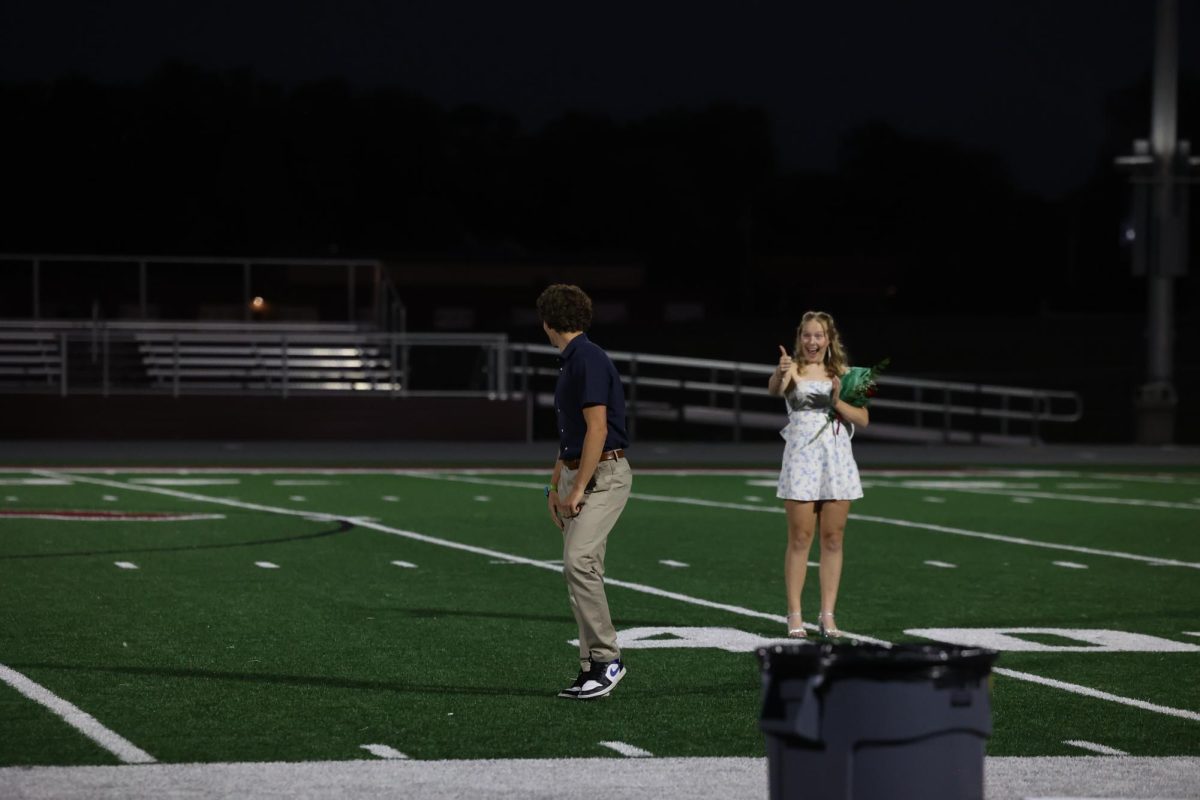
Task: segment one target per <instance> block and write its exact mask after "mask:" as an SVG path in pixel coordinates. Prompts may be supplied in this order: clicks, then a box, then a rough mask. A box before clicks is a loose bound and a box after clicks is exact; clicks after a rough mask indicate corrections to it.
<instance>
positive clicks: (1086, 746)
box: [1063, 739, 1129, 756]
mask: <svg viewBox="0 0 1200 800" xmlns="http://www.w3.org/2000/svg"><path fill="white" fill-rule="evenodd" d="M1063 744H1069V745H1071V747H1078V748H1081V749H1083V750H1091V751H1092V752H1093V753H1099V754H1100V755H1103V756H1127V755H1129V753H1126V752H1125V751H1124V750H1118V749H1116V748H1115V747H1109V746H1108V745H1103V744H1096V743H1095V742H1085V741H1083V740H1082V739H1067V740H1065V741H1064V742H1063Z"/></svg>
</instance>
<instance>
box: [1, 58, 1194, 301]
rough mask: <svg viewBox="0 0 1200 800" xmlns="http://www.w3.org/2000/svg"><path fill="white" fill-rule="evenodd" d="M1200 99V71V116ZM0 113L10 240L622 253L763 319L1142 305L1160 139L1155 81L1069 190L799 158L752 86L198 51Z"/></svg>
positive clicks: (963, 152) (985, 164)
mask: <svg viewBox="0 0 1200 800" xmlns="http://www.w3.org/2000/svg"><path fill="white" fill-rule="evenodd" d="M1196 97H1197V90H1196V84H1195V83H1194V82H1193V83H1186V82H1185V84H1184V112H1183V114H1182V115H1181V130H1183V131H1185V132H1186V131H1187V130H1188V129H1189V128H1188V127H1187V126H1188V125H1192V128H1191V129H1192V130H1195V126H1194V123H1195V122H1196V121H1197V120H1196V115H1195V114H1194V112H1193V109H1195V108H1196V107H1197V102H1196ZM0 109H2V110H3V123H2V124H0V168H2V174H3V175H4V184H5V191H4V196H5V204H6V207H7V208H6V213H5V220H4V224H3V225H2V226H0V250H2V251H7V252H58V253H61V252H81V253H106V252H117V253H131V252H143V253H159V254H204V255H252V256H253V255H260V256H267V255H270V256H277V255H295V256H308V257H320V256H329V255H334V254H337V255H343V256H362V257H380V258H397V259H403V258H405V257H415V256H418V255H420V256H423V257H428V256H436V257H441V258H447V259H460V260H481V261H490V262H494V263H496V264H497V265H498V266H502V265H503V264H504V263H505V262H511V261H537V260H539V259H556V258H557V259H566V260H570V259H573V258H605V259H611V260H614V261H622V262H625V263H629V262H637V263H642V264H645V265H646V267H647V274H648V275H649V282H650V284H651V288H652V289H654V290H655V291H659V292H663V293H672V292H674V293H678V294H680V295H681V296H697V297H702V298H707V299H708V300H709V302H710V303H711V304H713V305H714V306H715V307H718V308H724V309H726V310H728V311H731V312H739V313H746V312H753V313H758V312H764V313H773V312H775V311H779V310H782V307H783V306H784V304H785V303H786V304H787V306H788V307H790V306H791V305H794V303H793V302H791V300H790V299H789V295H790V294H793V293H796V292H808V293H810V294H811V293H814V292H823V293H825V294H827V295H839V294H840V295H841V296H844V297H846V298H851V299H853V300H854V301H855V302H856V303H859V304H860V307H861V308H863V309H865V310H873V309H880V310H889V309H894V310H905V311H937V310H957V311H966V310H971V311H1011V312H1018V313H1024V312H1030V311H1036V310H1039V309H1045V308H1050V309H1055V310H1066V311H1070V310H1078V309H1088V310H1094V309H1114V310H1115V309H1120V310H1128V309H1131V308H1132V309H1136V308H1139V307H1140V302H1141V301H1140V299H1139V297H1140V295H1139V294H1138V293H1137V292H1136V291H1131V287H1134V286H1136V284H1135V283H1133V282H1132V279H1130V278H1129V277H1128V266H1127V264H1126V261H1125V254H1124V253H1122V251H1121V250H1120V247H1119V246H1118V230H1119V224H1120V220H1121V217H1122V215H1123V214H1124V210H1125V203H1126V186H1125V184H1124V182H1123V179H1122V178H1121V177H1120V176H1119V175H1118V174H1117V173H1116V171H1115V170H1114V169H1113V168H1112V166H1111V157H1112V156H1113V155H1116V154H1117V153H1119V152H1124V151H1126V150H1128V148H1129V142H1130V141H1131V140H1132V139H1133V138H1134V137H1135V136H1144V135H1145V133H1146V131H1145V127H1146V125H1148V120H1149V111H1148V109H1149V86H1148V85H1143V86H1141V87H1136V88H1134V89H1131V90H1130V91H1129V92H1128V93H1127V94H1125V95H1121V96H1119V97H1115V98H1113V102H1112V106H1111V107H1110V109H1109V110H1108V111H1109V113H1108V124H1109V129H1108V131H1107V134H1108V147H1107V149H1106V152H1105V155H1104V158H1105V159H1108V160H1107V162H1105V161H1103V160H1102V162H1101V163H1098V164H1097V166H1096V170H1095V177H1094V178H1093V180H1091V181H1090V182H1089V183H1088V185H1086V186H1085V187H1082V188H1081V189H1080V190H1079V191H1078V192H1076V193H1075V194H1073V195H1072V196H1069V197H1066V198H1062V199H1056V200H1053V201H1051V200H1047V199H1044V198H1039V197H1036V196H1033V195H1030V194H1028V193H1025V192H1022V191H1020V190H1018V189H1017V188H1016V187H1015V186H1014V184H1013V182H1012V181H1011V180H1010V178H1009V176H1008V175H1007V174H1006V171H1005V169H1004V167H1003V165H1002V163H1001V162H1000V160H999V159H998V158H996V157H994V156H991V155H989V154H986V153H981V152H976V151H971V150H968V149H965V148H963V147H960V146H957V145H954V144H951V143H948V142H941V141H934V140H928V139H920V138H916V137H912V136H908V135H905V134H903V133H901V132H898V131H896V130H894V129H892V128H889V127H888V126H886V125H883V124H871V125H867V126H864V127H862V128H860V129H858V130H856V131H854V132H852V133H851V134H850V135H848V136H846V137H845V139H844V140H843V142H842V147H841V152H840V155H839V159H838V164H837V167H836V169H834V170H832V171H830V172H823V173H809V172H797V171H794V170H787V169H784V168H783V167H781V165H780V164H779V162H778V160H777V158H776V154H775V143H774V142H773V141H772V133H771V120H770V118H769V117H768V116H767V114H766V113H765V112H764V111H762V110H760V109H757V108H752V107H745V106H735V105H718V106H712V107H709V108H705V109H692V110H671V111H664V112H661V113H658V114H655V115H653V116H650V117H647V118H644V119H641V120H637V121H633V122H618V121H614V120H612V119H609V118H606V117H603V116H598V115H589V114H579V113H572V114H566V115H563V116H561V117H559V118H557V119H555V120H553V121H551V122H550V123H548V124H547V125H545V126H544V127H543V128H541V129H540V130H536V131H527V130H524V129H523V128H522V126H521V125H520V124H519V123H518V121H517V120H516V118H515V117H514V116H512V115H510V114H507V113H505V112H503V111H498V110H494V109H488V108H481V107H463V108H455V109H445V108H442V107H440V106H439V105H437V104H436V103H434V102H432V101H430V100H428V99H427V98H424V97H421V96H419V95H416V94H413V93H409V92H405V91H401V90H398V89H377V90H369V91H367V90H356V89H353V88H351V87H350V86H349V85H348V84H346V83H344V82H342V81H339V80H330V81H327V82H321V83H310V84H305V85H301V86H298V87H294V88H285V87H283V86H280V85H276V84H272V83H269V82H266V81H263V80H261V79H259V78H258V77H256V76H255V75H254V74H252V73H251V72H248V71H240V72H232V73H214V72H208V71H204V70H200V69H197V68H193V67H189V66H186V65H180V64H173V65H167V66H164V67H163V68H161V69H160V70H159V71H157V72H156V73H155V74H154V75H153V76H151V77H150V78H149V79H147V80H146V81H145V82H144V83H141V84H138V85H128V86H108V85H99V84H96V83H94V82H90V81H88V80H86V79H82V78H64V79H61V80H57V81H54V82H50V83H42V84H0ZM1143 123H1145V124H1143ZM1197 205H1200V203H1193V211H1194V209H1195V207H1196V206H1197ZM1194 227H1195V226H1194ZM1196 247H1200V243H1196V244H1195V246H1194V247H1193V250H1195V248H1196ZM1194 261H1195V259H1193V262H1194ZM1189 281H1190V282H1189V283H1188V287H1191V285H1192V284H1194V283H1195V282H1196V281H1195V280H1194V279H1189ZM980 287H982V288H980ZM1187 292H1191V293H1192V294H1195V289H1194V288H1187V287H1185V296H1190V295H1187V294H1186V293H1187Z"/></svg>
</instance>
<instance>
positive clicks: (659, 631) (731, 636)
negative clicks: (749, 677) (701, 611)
mask: <svg viewBox="0 0 1200 800" xmlns="http://www.w3.org/2000/svg"><path fill="white" fill-rule="evenodd" d="M770 641H771V639H769V638H768V637H766V636H761V635H758V634H754V633H746V632H745V631H739V630H738V629H737V628H627V629H625V630H623V631H617V646H618V647H620V648H621V649H622V650H651V649H658V648H664V647H670V648H696V647H705V648H709V649H714V650H728V651H729V652H731V653H753V652H754V651H755V650H757V649H758V648H760V647H762V646H763V645H765V644H768V643H769V642H770ZM792 641H795V640H792ZM569 644H571V645H574V646H575V647H578V646H579V640H578V639H573V640H571V641H570V642H569Z"/></svg>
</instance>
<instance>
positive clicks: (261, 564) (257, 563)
mask: <svg viewBox="0 0 1200 800" xmlns="http://www.w3.org/2000/svg"><path fill="white" fill-rule="evenodd" d="M254 566H256V567H262V568H263V569H279V565H278V564H272V563H271V562H270V561H255V562H254Z"/></svg>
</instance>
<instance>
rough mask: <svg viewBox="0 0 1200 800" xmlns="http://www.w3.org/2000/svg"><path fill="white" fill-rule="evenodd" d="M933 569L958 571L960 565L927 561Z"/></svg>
mask: <svg viewBox="0 0 1200 800" xmlns="http://www.w3.org/2000/svg"><path fill="white" fill-rule="evenodd" d="M925 563H926V564H928V565H929V566H931V567H941V568H942V569H957V568H958V564H948V563H946V562H945V561H926V562H925Z"/></svg>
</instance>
